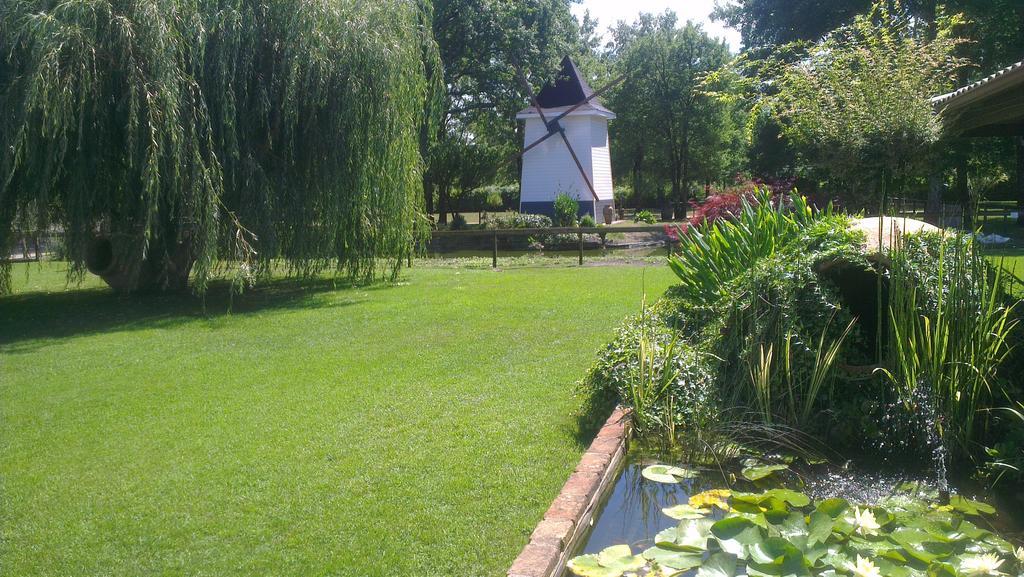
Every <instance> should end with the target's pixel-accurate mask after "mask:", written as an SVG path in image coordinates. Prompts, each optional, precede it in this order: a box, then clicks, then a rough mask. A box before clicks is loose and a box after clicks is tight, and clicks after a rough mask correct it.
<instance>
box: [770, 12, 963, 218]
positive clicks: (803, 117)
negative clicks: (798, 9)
mask: <svg viewBox="0 0 1024 577" xmlns="http://www.w3.org/2000/svg"><path fill="white" fill-rule="evenodd" d="M957 22H958V20H957V19H955V18H954V19H949V20H946V21H943V22H940V27H939V28H940V30H939V32H938V33H937V34H936V36H935V38H934V39H932V40H928V39H926V38H924V37H922V36H921V35H920V33H919V31H917V30H915V29H914V28H913V27H912V26H911V25H910V21H909V19H908V16H907V15H906V14H904V13H899V12H894V11H891V10H889V9H888V7H887V6H885V5H884V4H883V3H876V5H875V6H874V8H873V9H872V11H871V12H870V13H868V14H866V15H863V16H858V17H856V18H855V20H854V23H853V24H851V25H849V26H846V27H843V28H840V29H838V30H836V31H835V32H833V33H832V34H831V35H829V37H828V38H827V39H825V40H823V41H821V42H819V43H816V44H814V45H813V46H812V47H811V48H810V50H809V51H808V52H807V53H806V55H805V56H804V57H803V58H802V59H800V60H797V61H795V62H792V63H782V64H781V67H780V72H779V73H778V74H777V75H776V76H775V78H774V79H773V80H774V84H775V86H776V87H777V89H778V91H777V93H775V94H772V95H769V96H768V97H767V98H766V99H765V100H764V102H763V103H762V104H763V105H764V106H767V107H768V109H769V110H770V111H771V112H772V113H773V114H774V115H776V117H777V118H778V119H779V120H780V122H781V125H782V127H783V134H784V135H785V137H786V138H788V139H789V140H790V142H791V143H792V144H793V145H794V146H796V147H797V150H798V152H799V157H800V159H801V161H802V162H803V163H804V165H805V168H804V169H805V170H810V171H814V172H816V173H817V174H818V175H821V176H822V177H824V178H825V179H826V180H827V181H828V183H829V185H830V188H831V190H833V191H842V192H843V193H845V198H846V199H847V200H848V201H850V202H852V203H853V204H854V205H858V206H870V207H872V208H874V207H877V206H878V204H877V203H878V201H879V193H880V191H881V190H882V186H883V181H889V182H892V181H894V180H895V181H899V180H901V179H907V178H911V177H915V176H921V175H922V174H923V173H924V172H926V171H927V168H928V162H929V158H930V153H931V152H932V150H933V146H934V145H935V143H936V142H938V140H939V138H940V136H941V124H940V120H939V119H938V118H937V117H936V116H935V115H934V114H933V111H932V106H931V103H930V98H931V96H933V95H936V94H941V93H942V92H944V91H945V90H948V89H949V88H951V87H952V86H953V84H954V79H955V77H956V74H955V73H956V69H957V68H958V65H959V61H958V60H957V59H955V58H953V57H952V54H953V51H954V49H955V47H956V46H957V45H958V43H959V42H958V41H957V40H956V39H954V38H953V37H952V36H951V33H950V30H951V29H952V27H953V26H954V25H955V24H956V23H957Z"/></svg>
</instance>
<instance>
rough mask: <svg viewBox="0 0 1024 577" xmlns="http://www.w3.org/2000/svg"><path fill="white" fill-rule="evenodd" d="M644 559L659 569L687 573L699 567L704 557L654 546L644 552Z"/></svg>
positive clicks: (700, 554)
mask: <svg viewBox="0 0 1024 577" xmlns="http://www.w3.org/2000/svg"><path fill="white" fill-rule="evenodd" d="M644 559H647V560H650V561H654V562H655V563H657V564H658V565H660V566H661V567H664V568H668V569H672V570H673V571H689V570H690V569H693V568H695V567H700V564H701V563H702V562H703V561H704V555H703V554H702V553H687V552H685V551H672V550H671V549H665V548H664V547H658V546H655V547H651V548H650V549H648V550H646V551H644Z"/></svg>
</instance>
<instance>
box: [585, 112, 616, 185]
mask: <svg viewBox="0 0 1024 577" xmlns="http://www.w3.org/2000/svg"><path fill="white" fill-rule="evenodd" d="M590 139H591V141H590V143H591V144H590V151H591V157H592V160H591V163H592V165H593V171H592V177H591V178H592V180H591V182H593V183H594V190H595V191H596V192H597V196H598V198H600V199H601V200H602V201H611V200H613V199H614V198H615V195H614V191H613V188H612V158H611V149H610V148H609V146H608V121H607V120H606V119H604V118H602V117H600V116H591V117H590Z"/></svg>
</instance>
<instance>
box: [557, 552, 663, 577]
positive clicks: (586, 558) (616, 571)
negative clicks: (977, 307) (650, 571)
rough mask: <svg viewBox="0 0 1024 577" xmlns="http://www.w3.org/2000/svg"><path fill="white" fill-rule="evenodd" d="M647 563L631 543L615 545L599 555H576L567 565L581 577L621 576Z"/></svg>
mask: <svg viewBox="0 0 1024 577" xmlns="http://www.w3.org/2000/svg"><path fill="white" fill-rule="evenodd" d="M645 565H647V561H646V560H644V558H643V557H641V556H640V555H633V551H632V550H631V549H630V548H629V545H613V546H611V547H608V548H606V549H604V550H602V551H601V552H600V553H598V554H597V555H580V556H579V557H575V558H573V559H572V560H570V561H569V563H567V564H566V567H568V568H569V570H570V571H572V572H573V573H574V574H576V575H579V576H580V577H620V576H621V575H622V574H623V573H626V572H627V571H636V570H638V569H641V568H642V567H644V566H645Z"/></svg>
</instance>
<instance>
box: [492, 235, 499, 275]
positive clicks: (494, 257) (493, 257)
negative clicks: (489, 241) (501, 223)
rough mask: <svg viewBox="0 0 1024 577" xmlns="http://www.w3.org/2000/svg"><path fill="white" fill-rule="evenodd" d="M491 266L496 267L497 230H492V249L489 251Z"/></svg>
mask: <svg viewBox="0 0 1024 577" xmlns="http://www.w3.org/2000/svg"><path fill="white" fill-rule="evenodd" d="M491 268H498V231H497V230H495V231H494V250H493V251H492V252H491Z"/></svg>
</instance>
